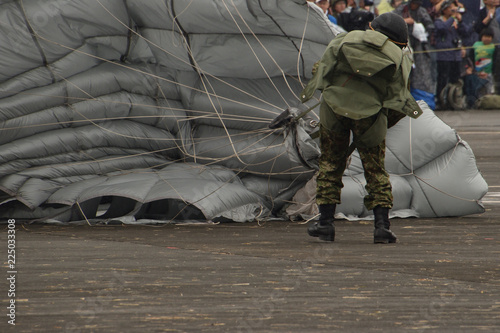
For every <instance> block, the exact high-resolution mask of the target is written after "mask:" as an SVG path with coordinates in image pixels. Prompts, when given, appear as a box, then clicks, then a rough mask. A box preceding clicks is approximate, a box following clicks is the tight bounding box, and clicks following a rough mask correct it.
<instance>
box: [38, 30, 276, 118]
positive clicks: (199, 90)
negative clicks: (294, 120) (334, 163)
mask: <svg viewBox="0 0 500 333" xmlns="http://www.w3.org/2000/svg"><path fill="white" fill-rule="evenodd" d="M35 34H36V33H35ZM36 36H37V37H38V38H40V39H43V40H45V41H46V42H49V43H52V44H54V45H57V46H60V47H62V48H65V49H68V50H71V51H74V52H76V53H80V54H83V55H86V56H89V57H91V58H94V59H97V60H101V61H103V62H106V63H110V64H113V65H115V66H119V67H122V68H125V69H128V70H131V71H134V72H137V73H140V74H143V75H146V76H150V77H152V78H155V79H158V80H161V81H164V82H168V83H171V84H174V85H177V86H180V87H183V88H187V89H190V90H193V91H197V92H202V93H206V91H203V90H201V89H196V88H194V87H191V86H188V85H185V84H182V83H179V82H176V81H172V80H169V79H166V78H164V77H161V76H159V75H155V74H151V73H148V72H145V71H143V70H140V69H138V68H133V67H129V66H127V65H125V64H123V63H119V62H115V61H112V60H108V59H105V58H102V57H99V56H96V55H93V54H90V53H87V52H83V51H81V50H77V49H74V48H72V47H69V46H66V45H63V44H60V43H58V42H55V41H52V40H50V39H48V38H45V37H43V36H40V35H38V34H37V35H36ZM210 95H211V96H216V97H217V98H220V99H223V100H227V101H230V102H233V103H236V104H240V105H243V106H247V107H249V108H253V109H256V110H261V111H269V110H266V109H262V108H258V107H255V106H252V105H249V104H247V103H243V102H239V101H237V100H232V99H230V98H226V97H223V96H217V95H216V94H212V93H210ZM274 107H276V108H277V109H278V107H277V106H274ZM200 112H201V111H200ZM207 113H208V112H207Z"/></svg>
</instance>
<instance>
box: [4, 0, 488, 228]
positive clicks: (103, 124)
mask: <svg viewBox="0 0 500 333" xmlns="http://www.w3.org/2000/svg"><path fill="white" fill-rule="evenodd" d="M337 33H338V30H336V27H335V26H333V25H332V24H331V23H329V22H328V20H327V19H325V17H324V15H323V14H322V13H321V12H320V11H319V10H318V8H317V7H316V6H314V5H312V4H309V3H307V2H306V1H305V0H266V1H262V0H246V1H233V0H203V1H202V0H199V1H185V0H171V1H164V0H142V1H140V0H126V1H123V0H81V1H67V0H47V1H43V2H41V1H35V0H24V1H3V2H2V3H1V4H0V133H1V135H0V218H3V219H7V218H16V219H26V220H38V221H45V222H53V221H60V222H69V221H80V220H98V221H106V220H109V219H117V218H119V219H121V220H122V221H125V222H136V221H148V220H149V219H154V220H161V221H170V220H185V219H203V220H205V219H208V220H217V219H218V220H224V219H229V220H233V221H252V220H255V219H266V218H270V217H273V216H281V217H286V216H292V217H293V216H296V215H300V214H301V213H299V212H298V210H295V212H294V213H287V210H286V209H287V208H290V207H293V205H298V204H307V203H306V201H304V202H294V201H293V200H294V199H293V198H294V195H295V197H296V194H297V193H299V192H300V191H299V190H301V189H302V190H303V188H304V185H306V184H310V183H308V182H310V181H311V180H313V176H314V173H315V170H314V169H310V168H307V167H304V166H303V164H302V163H300V161H298V160H297V159H296V158H293V154H292V155H291V154H289V152H290V151H289V149H290V145H285V144H284V143H285V142H286V140H288V139H285V138H284V136H283V133H285V132H283V131H282V130H271V129H269V128H268V127H267V125H268V123H269V122H270V121H271V120H272V119H273V118H275V117H276V116H277V115H278V114H280V113H281V112H282V111H283V110H285V109H286V108H289V107H299V108H300V107H302V106H300V102H299V99H298V97H297V96H298V94H299V93H300V91H301V90H302V88H303V86H304V84H305V82H307V80H308V79H309V78H310V73H311V69H312V66H313V64H314V62H315V61H316V60H318V59H319V58H320V57H321V55H322V53H323V51H324V49H325V47H326V45H327V44H328V43H329V42H330V40H331V39H332V38H333V37H334V36H335V35H336V34H337ZM310 115H311V117H312V118H313V119H316V120H317V115H316V113H314V112H312V113H311V114H310ZM387 146H388V157H387V167H388V170H389V171H390V172H391V181H392V183H393V188H394V193H395V197H396V202H395V211H398V210H399V211H406V212H410V213H409V214H408V215H412V216H450V215H451V216H457V215H465V214H472V213H478V212H482V211H483V207H482V206H481V204H480V202H479V200H480V199H481V198H482V196H483V195H484V194H485V193H486V191H487V185H486V183H485V182H484V180H483V178H482V177H481V175H480V173H479V172H478V170H477V168H476V164H475V160H474V155H473V154H472V151H471V149H470V148H469V147H468V146H467V144H466V143H465V142H464V141H462V140H461V139H460V138H459V137H458V136H457V134H456V133H455V132H454V131H453V130H452V129H450V128H449V127H448V126H446V125H445V124H443V123H442V122H441V121H440V120H439V119H437V118H436V117H435V116H434V114H433V113H432V111H430V110H428V109H427V111H426V113H425V114H424V116H422V117H420V118H419V119H418V120H416V121H415V120H412V121H410V120H409V119H405V120H404V121H401V123H400V124H398V125H397V126H396V127H394V128H393V129H391V130H390V132H389V134H388V142H387ZM356 156H357V155H354V156H353V161H352V163H351V165H350V166H349V169H348V170H346V174H345V177H344V183H345V188H344V192H343V202H344V203H343V204H342V205H341V207H340V212H342V213H344V214H345V215H346V216H366V215H367V214H368V212H366V211H365V210H364V209H363V207H362V197H363V195H364V189H363V186H362V185H363V182H364V179H363V175H362V169H361V166H360V163H359V158H357V157H356ZM302 190H301V191H302ZM308 200H309V204H307V207H309V208H310V207H311V206H314V205H313V204H312V203H311V200H310V198H309V199H308ZM299 210H300V209H299ZM287 214H288V215H287Z"/></svg>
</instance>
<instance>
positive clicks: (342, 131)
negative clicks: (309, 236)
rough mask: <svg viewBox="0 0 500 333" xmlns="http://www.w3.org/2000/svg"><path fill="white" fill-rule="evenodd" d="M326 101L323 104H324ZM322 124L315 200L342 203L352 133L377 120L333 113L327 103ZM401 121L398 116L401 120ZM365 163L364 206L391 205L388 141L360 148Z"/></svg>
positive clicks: (326, 202) (324, 107)
mask: <svg viewBox="0 0 500 333" xmlns="http://www.w3.org/2000/svg"><path fill="white" fill-rule="evenodd" d="M323 104H324V103H323ZM320 118H321V127H320V144H321V156H320V159H319V174H318V177H317V188H316V203H317V204H318V205H322V204H334V203H336V204H339V203H341V200H340V193H341V190H342V187H343V186H344V185H343V183H342V175H343V173H344V170H345V168H346V165H347V159H348V157H349V156H347V154H348V148H349V144H350V133H351V132H352V133H353V136H354V137H358V136H360V135H362V134H363V133H364V132H366V130H367V129H368V128H370V126H371V125H372V124H373V123H374V122H375V120H376V119H377V115H374V116H372V117H368V118H363V119H359V120H354V119H350V118H346V117H342V116H340V115H338V114H336V113H334V112H333V111H332V110H331V109H330V108H329V107H328V106H326V105H322V106H321V109H320ZM398 120H399V119H398ZM357 149H358V152H359V155H360V158H361V162H362V164H363V169H364V175H365V179H366V186H365V189H366V191H367V192H368V194H367V195H366V196H365V198H364V205H365V206H366V208H367V209H368V210H372V209H373V208H374V207H376V206H378V205H380V206H382V207H389V208H392V204H393V196H392V187H391V183H390V181H389V174H388V173H387V171H386V170H385V140H384V141H382V142H381V143H380V144H379V145H378V146H375V147H373V148H360V147H357Z"/></svg>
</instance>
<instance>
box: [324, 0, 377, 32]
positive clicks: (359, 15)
mask: <svg viewBox="0 0 500 333" xmlns="http://www.w3.org/2000/svg"><path fill="white" fill-rule="evenodd" d="M365 1H366V0H365ZM333 7H334V9H335V13H334V14H333V15H334V16H335V17H336V18H337V22H338V23H337V24H338V25H339V26H341V27H342V28H343V29H344V30H345V31H352V30H365V29H366V28H367V27H368V23H369V22H371V21H373V19H374V18H375V15H374V14H373V13H372V12H369V11H367V10H365V9H361V8H358V7H357V5H356V3H355V2H354V0H347V2H346V1H344V0H341V1H338V0H337V1H334V3H333ZM342 8H344V9H343V10H342Z"/></svg>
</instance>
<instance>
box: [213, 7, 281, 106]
mask: <svg viewBox="0 0 500 333" xmlns="http://www.w3.org/2000/svg"><path fill="white" fill-rule="evenodd" d="M231 2H232V3H233V6H234V7H236V6H235V5H234V2H233V0H231ZM222 3H223V4H224V6H225V7H226V9H227V12H228V14H229V15H230V16H231V18H232V19H233V22H234V24H235V25H236V27H237V28H238V30H239V31H240V34H241V36H242V37H243V39H245V41H246V43H247V45H248V47H249V48H250V50H251V51H252V53H253V55H254V57H255V59H256V60H257V62H258V63H259V65H260V67H261V68H262V70H263V71H264V74H266V76H267V78H268V79H269V82H270V83H271V85H272V86H273V87H274V90H276V92H277V93H278V95H279V96H280V97H281V99H282V100H283V102H285V104H286V105H287V107H290V105H289V104H288V102H287V101H286V99H285V97H283V95H282V94H281V92H280V91H279V89H278V87H276V85H275V84H274V82H273V80H272V78H271V77H270V76H269V73H268V72H267V70H266V69H265V67H264V65H263V64H262V62H261V61H260V59H259V56H258V55H257V53H255V50H254V48H253V47H252V46H251V44H250V42H249V41H248V39H247V37H246V36H245V33H244V32H243V30H241V27H240V25H239V24H238V22H237V21H236V19H235V18H234V16H233V14H232V13H231V11H230V10H229V8H228V6H227V4H226V1H225V0H222ZM236 11H237V13H238V15H239V16H240V18H241V19H242V21H243V23H245V25H246V22H245V20H244V19H243V17H242V16H241V14H240V13H239V12H238V10H236ZM247 27H248V25H247ZM248 28H249V29H250V27H248ZM250 31H251V29H250ZM252 35H253V36H254V37H255V39H256V40H257V41H258V42H259V44H261V46H262V48H263V49H264V50H265V51H266V52H267V54H268V55H269V57H270V58H271V59H272V60H273V61H274V63H275V64H276V65H277V63H276V61H275V60H274V58H273V57H272V56H271V54H269V52H268V51H267V49H266V48H265V47H264V45H262V43H260V41H259V39H258V38H257V36H255V34H254V33H253V32H252ZM278 68H279V66H278ZM280 70H281V68H280ZM281 72H282V73H283V70H281ZM285 82H286V79H285Z"/></svg>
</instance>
